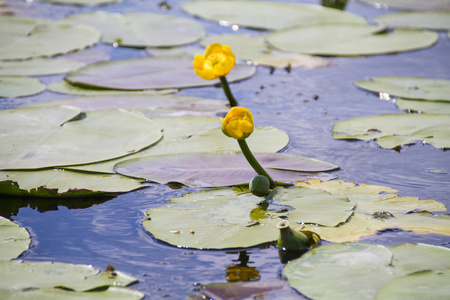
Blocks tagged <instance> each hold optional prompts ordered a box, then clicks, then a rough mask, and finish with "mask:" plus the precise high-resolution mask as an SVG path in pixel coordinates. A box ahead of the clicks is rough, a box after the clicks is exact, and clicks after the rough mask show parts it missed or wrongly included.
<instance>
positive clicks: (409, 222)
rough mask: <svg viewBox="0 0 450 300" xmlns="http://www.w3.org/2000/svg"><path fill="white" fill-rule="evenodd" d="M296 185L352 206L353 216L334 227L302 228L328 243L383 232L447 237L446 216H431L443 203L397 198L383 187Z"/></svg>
mask: <svg viewBox="0 0 450 300" xmlns="http://www.w3.org/2000/svg"><path fill="white" fill-rule="evenodd" d="M297 185H298V186H302V187H309V188H312V189H319V190H324V191H327V192H329V193H331V194H333V195H341V196H345V197H347V198H348V199H349V200H350V201H352V202H354V203H356V209H355V212H354V214H353V216H352V217H351V218H350V219H349V220H347V222H345V223H344V224H340V225H339V226H337V227H325V226H312V225H305V226H302V227H301V229H302V230H310V231H313V232H316V233H317V234H319V235H320V237H321V238H322V239H324V240H328V241H331V242H346V241H357V240H358V239H360V238H361V237H363V236H367V235H372V234H376V233H378V232H379V231H382V230H387V229H402V230H411V231H414V232H417V233H438V234H445V235H450V230H449V228H450V227H449V224H450V216H449V215H433V214H432V213H430V212H443V211H446V210H447V208H446V207H445V205H444V204H442V203H440V202H437V201H434V200H419V199H418V198H414V197H398V195H397V194H396V193H395V192H396V191H395V190H393V189H391V188H388V187H383V186H374V185H367V184H361V185H356V184H354V183H349V182H345V181H340V180H337V181H330V182H321V181H319V180H314V179H310V180H308V182H306V183H302V182H300V183H298V184H297Z"/></svg>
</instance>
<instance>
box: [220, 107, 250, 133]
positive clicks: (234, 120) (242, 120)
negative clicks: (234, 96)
mask: <svg viewBox="0 0 450 300" xmlns="http://www.w3.org/2000/svg"><path fill="white" fill-rule="evenodd" d="M221 120H222V131H223V133H224V134H225V135H227V136H229V137H232V138H235V139H237V140H245V139H246V138H248V137H249V136H250V134H252V132H253V128H254V127H253V116H252V113H251V112H250V111H249V110H248V109H246V108H245V107H240V106H235V107H233V108H231V110H230V111H229V112H228V114H227V115H226V116H225V118H224V119H221Z"/></svg>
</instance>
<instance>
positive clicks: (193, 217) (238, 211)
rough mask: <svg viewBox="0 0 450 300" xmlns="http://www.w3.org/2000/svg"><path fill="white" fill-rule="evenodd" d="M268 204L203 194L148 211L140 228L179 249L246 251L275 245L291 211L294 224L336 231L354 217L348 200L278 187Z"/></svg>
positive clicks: (223, 192)
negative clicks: (325, 225)
mask: <svg viewBox="0 0 450 300" xmlns="http://www.w3.org/2000/svg"><path fill="white" fill-rule="evenodd" d="M279 192H281V194H278V193H279ZM320 196H322V197H320ZM267 201H268V204H269V206H268V208H265V207H263V206H261V205H259V204H260V203H261V197H256V196H254V195H252V194H251V193H250V192H249V191H248V190H246V189H244V190H243V189H241V188H233V189H231V188H221V189H212V190H202V191H200V192H198V193H195V194H193V193H188V194H185V195H183V196H182V197H180V198H173V199H171V200H170V201H169V202H168V203H167V205H166V206H164V207H160V208H153V209H150V210H148V211H147V213H146V214H147V218H146V219H145V220H143V222H142V223H143V225H144V227H145V229H146V230H147V231H149V232H150V233H151V234H152V235H153V236H154V237H155V238H156V239H158V240H162V241H164V242H166V243H169V244H171V245H175V246H178V247H188V248H201V249H227V248H247V247H252V246H256V245H260V244H265V243H270V242H273V241H275V240H276V239H277V238H278V236H279V230H278V228H277V227H276V225H277V223H278V222H279V221H280V220H281V219H280V218H279V217H281V216H283V217H285V218H286V217H288V218H289V220H291V214H292V211H294V212H297V211H298V213H299V214H298V215H297V216H296V217H295V216H294V219H295V221H297V222H301V221H302V220H304V221H308V220H312V219H314V220H313V221H312V222H314V223H315V222H319V221H321V220H326V222H327V223H333V224H334V225H337V224H336V222H338V223H340V222H341V221H342V222H343V221H345V220H346V219H347V218H348V217H349V216H350V215H351V214H352V212H353V210H352V208H353V207H354V203H352V202H350V201H348V200H347V199H346V198H343V197H340V196H334V197H330V195H329V194H328V193H326V192H323V191H313V190H310V189H305V188H290V189H285V188H282V187H278V188H276V189H275V190H274V191H273V192H272V194H271V196H270V197H269V198H268V199H267ZM263 205H264V204H263ZM315 207H318V209H317V210H315ZM325 207H326V209H325V210H324V209H323V208H325ZM331 210H332V211H334V212H335V213H336V215H340V218H339V220H337V219H336V218H335V217H333V216H330V211H331ZM300 215H301V216H300ZM292 221H293V220H292ZM293 222H294V221H293Z"/></svg>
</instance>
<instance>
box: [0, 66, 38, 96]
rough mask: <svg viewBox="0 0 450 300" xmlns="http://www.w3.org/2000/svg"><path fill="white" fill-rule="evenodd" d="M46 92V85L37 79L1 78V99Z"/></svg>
mask: <svg viewBox="0 0 450 300" xmlns="http://www.w3.org/2000/svg"><path fill="white" fill-rule="evenodd" d="M0 68H1V66H0ZM44 90H45V85H44V84H43V83H42V82H41V81H40V80H39V79H37V78H27V77H9V76H0V98H13V97H24V96H30V95H34V94H39V93H41V92H43V91H44Z"/></svg>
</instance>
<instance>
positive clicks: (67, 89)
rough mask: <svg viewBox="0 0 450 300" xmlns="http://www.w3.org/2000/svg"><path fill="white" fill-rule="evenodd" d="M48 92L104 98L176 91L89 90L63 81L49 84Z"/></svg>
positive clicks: (172, 90) (173, 91) (172, 91)
mask: <svg viewBox="0 0 450 300" xmlns="http://www.w3.org/2000/svg"><path fill="white" fill-rule="evenodd" d="M47 89H48V90H50V91H52V92H55V93H60V94H70V95H86V96H106V95H130V96H132V95H155V94H157V95H164V94H170V93H175V92H176V91H177V90H176V89H164V90H143V91H123V90H113V89H108V90H105V89H89V88H82V87H79V86H75V85H72V84H70V83H68V82H67V81H65V80H61V81H57V82H54V83H52V84H50V85H49V86H48V87H47Z"/></svg>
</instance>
